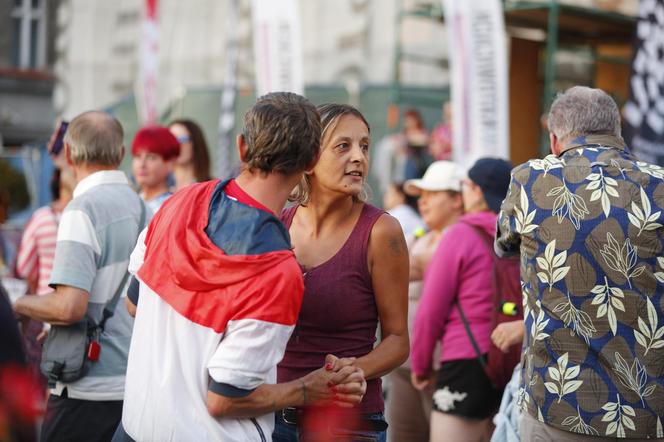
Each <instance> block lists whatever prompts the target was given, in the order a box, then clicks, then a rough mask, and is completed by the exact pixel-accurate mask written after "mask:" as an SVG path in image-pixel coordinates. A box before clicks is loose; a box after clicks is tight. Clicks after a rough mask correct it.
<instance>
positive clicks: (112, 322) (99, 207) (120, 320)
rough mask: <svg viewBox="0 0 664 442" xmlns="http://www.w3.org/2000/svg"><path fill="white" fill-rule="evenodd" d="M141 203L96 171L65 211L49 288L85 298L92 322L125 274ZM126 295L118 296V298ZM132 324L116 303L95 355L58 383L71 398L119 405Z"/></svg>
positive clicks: (122, 181)
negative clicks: (83, 369)
mask: <svg viewBox="0 0 664 442" xmlns="http://www.w3.org/2000/svg"><path fill="white" fill-rule="evenodd" d="M141 204H142V203H141V200H140V198H139V197H138V195H136V193H135V192H134V191H133V190H132V189H131V187H129V182H128V181H127V178H126V176H125V174H124V173H123V172H121V171H117V170H113V171H101V172H95V173H93V174H92V175H89V176H88V177H86V178H84V179H83V180H81V182H79V183H78V185H77V186H76V189H75V190H74V198H73V199H72V201H71V202H70V203H69V204H68V205H67V207H66V208H65V211H64V213H63V214H62V219H61V221H60V225H59V227H58V239H57V244H56V249H55V260H54V263H53V273H52V275H51V285H52V286H54V285H68V286H72V287H76V288H79V289H82V290H85V291H87V292H88V293H89V294H90V298H89V301H88V314H89V315H90V316H91V317H92V318H93V319H94V320H95V321H97V322H99V321H100V320H101V318H102V312H103V310H104V307H105V305H106V304H107V303H108V301H110V299H111V298H112V297H113V295H114V294H115V292H116V290H117V288H118V287H119V285H120V284H121V282H122V279H123V277H124V275H125V272H126V271H127V266H128V264H129V255H130V254H131V251H132V250H133V248H134V246H135V244H136V239H137V237H138V234H139V232H140V230H141V227H139V222H140V218H141ZM124 296H126V293H123V294H122V297H124ZM132 325H133V320H132V318H131V317H130V316H129V314H128V313H127V310H126V308H124V300H123V299H120V300H119V302H118V304H117V308H116V309H115V314H114V315H113V316H112V317H111V318H110V319H109V320H108V321H107V322H106V326H105V330H104V332H103V333H102V335H101V336H100V340H99V343H100V344H101V354H100V357H99V360H98V361H97V362H94V363H92V364H91V367H90V371H89V372H88V374H87V375H86V376H85V377H83V378H81V379H79V380H78V381H75V382H72V383H69V384H63V383H61V382H58V384H57V385H56V387H55V388H54V389H52V390H51V392H52V393H54V394H57V395H60V394H61V393H62V390H63V388H64V387H67V394H68V396H69V397H71V398H74V399H85V400H122V398H123V394H124V380H125V372H126V368H127V354H128V351H129V342H130V339H131V330H132Z"/></svg>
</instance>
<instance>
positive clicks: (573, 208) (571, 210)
mask: <svg viewBox="0 0 664 442" xmlns="http://www.w3.org/2000/svg"><path fill="white" fill-rule="evenodd" d="M546 196H555V197H556V199H555V200H554V202H553V211H552V214H553V215H555V216H557V217H558V224H560V223H561V222H563V219H565V217H568V218H569V220H570V221H572V224H574V228H575V229H576V230H579V228H580V227H581V220H583V219H584V218H585V217H586V215H588V214H590V211H589V210H588V206H587V205H586V202H585V201H584V200H583V198H582V197H581V196H579V195H576V194H575V193H574V192H572V191H571V190H570V189H569V188H568V187H567V185H566V184H565V180H563V184H562V185H561V186H558V187H554V188H553V189H551V190H549V192H548V193H547V194H546Z"/></svg>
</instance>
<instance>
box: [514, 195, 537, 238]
mask: <svg viewBox="0 0 664 442" xmlns="http://www.w3.org/2000/svg"><path fill="white" fill-rule="evenodd" d="M535 212H536V210H533V211H532V212H528V196H527V195H526V191H525V190H524V189H523V186H521V207H520V208H519V207H515V208H514V215H515V220H516V231H517V232H519V233H520V234H522V235H525V234H526V233H530V232H532V231H533V230H535V229H536V228H537V224H531V223H532V222H533V219H534V218H535Z"/></svg>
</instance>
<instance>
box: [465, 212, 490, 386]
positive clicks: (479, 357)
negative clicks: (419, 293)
mask: <svg viewBox="0 0 664 442" xmlns="http://www.w3.org/2000/svg"><path fill="white" fill-rule="evenodd" d="M459 222H462V223H464V224H465V225H467V226H468V227H471V228H472V229H473V230H474V231H475V232H476V233H477V234H478V235H479V236H480V237H481V238H482V241H484V243H485V244H486V246H487V249H488V250H489V253H490V254H491V258H492V260H493V263H494V265H493V268H492V271H491V279H492V281H491V283H492V286H493V288H494V291H495V289H496V266H495V262H496V257H495V256H494V253H493V245H492V244H491V239H490V238H489V235H488V234H487V233H486V232H485V231H484V230H482V229H480V228H479V227H477V226H474V225H472V224H470V223H466V222H464V221H459ZM456 307H457V310H459V316H461V322H463V328H464V329H465V330H466V334H467V335H468V338H469V339H470V343H471V345H472V346H473V349H474V350H475V354H476V355H477V361H478V362H479V363H480V366H481V367H482V369H483V370H484V372H485V373H487V375H488V373H489V365H488V364H487V361H486V360H485V359H484V357H483V356H482V351H481V350H480V346H479V345H478V344H477V340H476V339H475V336H474V335H473V331H472V330H471V329H470V323H469V322H468V319H467V318H466V315H465V313H464V312H463V308H462V307H461V300H460V299H459V298H458V297H457V300H456Z"/></svg>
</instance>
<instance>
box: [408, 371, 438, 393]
mask: <svg viewBox="0 0 664 442" xmlns="http://www.w3.org/2000/svg"><path fill="white" fill-rule="evenodd" d="M435 380H436V373H435V372H433V371H432V372H430V373H428V374H425V375H418V374H416V373H415V372H414V371H411V372H410V383H411V384H413V387H414V388H415V389H416V390H420V391H423V390H428V389H433V386H434V385H435Z"/></svg>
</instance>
